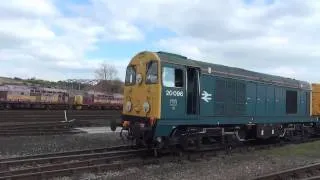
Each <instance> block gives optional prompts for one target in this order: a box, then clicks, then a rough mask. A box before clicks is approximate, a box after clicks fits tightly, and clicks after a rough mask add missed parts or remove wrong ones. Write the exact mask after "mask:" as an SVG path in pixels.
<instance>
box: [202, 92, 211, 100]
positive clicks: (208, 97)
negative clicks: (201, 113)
mask: <svg viewBox="0 0 320 180" xmlns="http://www.w3.org/2000/svg"><path fill="white" fill-rule="evenodd" d="M201 95H202V97H201V99H203V100H204V101H205V102H209V101H211V99H212V98H211V96H212V94H209V93H208V92H207V91H202V94H201Z"/></svg>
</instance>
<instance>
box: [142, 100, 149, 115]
mask: <svg viewBox="0 0 320 180" xmlns="http://www.w3.org/2000/svg"><path fill="white" fill-rule="evenodd" d="M143 111H144V112H145V113H147V112H149V111H150V105H149V103H148V102H145V103H143Z"/></svg>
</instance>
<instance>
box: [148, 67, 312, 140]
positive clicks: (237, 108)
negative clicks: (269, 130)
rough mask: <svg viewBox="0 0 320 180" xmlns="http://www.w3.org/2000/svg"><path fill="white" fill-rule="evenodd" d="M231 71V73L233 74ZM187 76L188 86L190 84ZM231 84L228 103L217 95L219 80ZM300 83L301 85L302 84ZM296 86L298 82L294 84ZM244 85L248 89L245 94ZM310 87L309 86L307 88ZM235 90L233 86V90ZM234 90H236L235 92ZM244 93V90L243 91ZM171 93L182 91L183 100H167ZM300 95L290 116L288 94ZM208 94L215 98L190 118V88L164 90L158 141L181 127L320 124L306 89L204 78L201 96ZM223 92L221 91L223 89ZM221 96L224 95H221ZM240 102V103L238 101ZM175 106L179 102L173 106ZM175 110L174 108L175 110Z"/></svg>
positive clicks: (157, 131)
mask: <svg viewBox="0 0 320 180" xmlns="http://www.w3.org/2000/svg"><path fill="white" fill-rule="evenodd" d="M161 64H162V66H163V67H164V66H165V67H178V68H180V69H182V70H184V72H185V71H186V68H187V67H186V66H185V65H179V64H175V65H173V64H170V63H168V62H162V63H161ZM229 71H230V70H229ZM185 76H186V74H184V85H185V84H186V77H185ZM217 79H220V80H229V81H230V83H231V84H230V83H229V81H226V83H225V87H226V89H225V92H224V93H223V94H224V95H227V97H226V99H225V101H223V100H221V97H219V96H218V95H217V90H218V91H219V89H218V88H219V87H218V85H217V84H216V82H217V81H216V80H217ZM298 82H299V81H297V83H298ZM228 83H229V84H228ZM232 83H234V84H233V85H235V86H236V90H235V91H228V90H230V88H229V89H228V88H227V87H228V86H232ZM292 83H295V81H292ZM241 85H244V87H245V88H244V89H242V90H241V87H243V86H241ZM304 85H306V84H304ZM232 87H233V86H232ZM231 89H232V88H231ZM239 89H240V90H239ZM167 90H171V91H173V90H178V91H182V92H183V96H167V94H166V91H167ZM287 90H293V91H297V95H298V96H297V103H298V107H297V113H296V114H286V91H287ZM203 91H206V92H207V93H209V94H212V99H211V100H210V101H209V102H205V101H204V100H203V99H200V114H198V115H197V114H195V115H188V114H186V107H187V106H186V102H187V99H186V88H185V87H183V88H167V87H163V88H162V97H161V102H162V103H161V112H162V113H161V119H160V120H158V121H157V124H156V129H155V134H154V137H158V136H168V135H170V133H171V131H172V130H173V129H174V128H175V127H176V126H180V125H219V126H223V125H232V124H233V125H236V124H248V123H255V124H276V123H294V122H317V119H316V118H313V117H311V116H310V108H309V106H310V102H309V98H310V90H308V89H302V88H293V87H292V86H290V87H287V86H285V85H283V86H281V85H275V84H269V83H265V82H259V81H250V80H248V79H241V80H239V79H236V78H234V77H222V76H221V75H219V74H214V73H213V74H206V73H201V74H200V96H201V94H202V93H203ZM220 91H221V89H220ZM220 95H221V92H220ZM234 98H236V100H234ZM172 102H175V103H173V104H172ZM173 106H174V107H173Z"/></svg>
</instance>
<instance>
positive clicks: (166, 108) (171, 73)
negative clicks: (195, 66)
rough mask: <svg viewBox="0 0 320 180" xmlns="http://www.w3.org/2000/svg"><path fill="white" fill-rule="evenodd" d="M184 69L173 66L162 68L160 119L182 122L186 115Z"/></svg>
mask: <svg viewBox="0 0 320 180" xmlns="http://www.w3.org/2000/svg"><path fill="white" fill-rule="evenodd" d="M185 72H186V68H185V67H183V66H179V65H174V64H163V66H162V101H161V118H162V119H165V120H173V119H177V120H183V119H184V118H185V114H186V97H187V94H186V86H185V84H186V81H185V79H186V77H185Z"/></svg>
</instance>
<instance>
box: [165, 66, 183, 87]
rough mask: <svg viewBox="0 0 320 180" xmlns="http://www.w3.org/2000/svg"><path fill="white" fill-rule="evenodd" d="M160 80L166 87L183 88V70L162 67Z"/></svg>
mask: <svg viewBox="0 0 320 180" xmlns="http://www.w3.org/2000/svg"><path fill="white" fill-rule="evenodd" d="M162 80H163V85H164V86H166V87H183V70H182V69H176V68H171V67H163V72H162Z"/></svg>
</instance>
